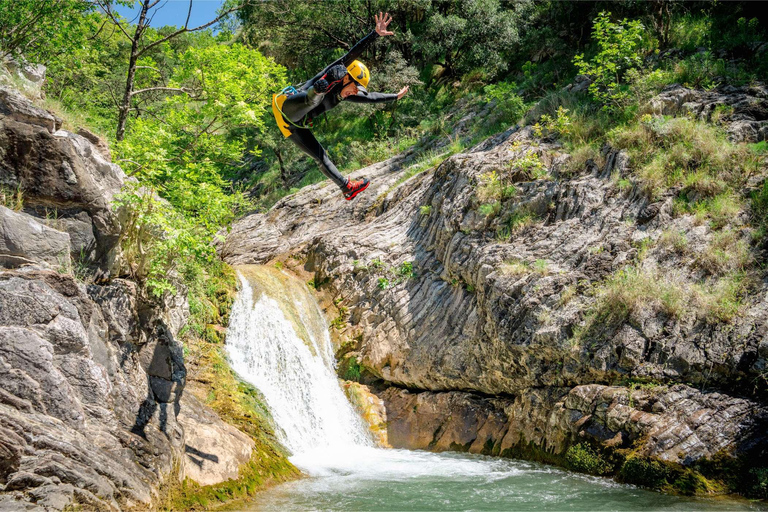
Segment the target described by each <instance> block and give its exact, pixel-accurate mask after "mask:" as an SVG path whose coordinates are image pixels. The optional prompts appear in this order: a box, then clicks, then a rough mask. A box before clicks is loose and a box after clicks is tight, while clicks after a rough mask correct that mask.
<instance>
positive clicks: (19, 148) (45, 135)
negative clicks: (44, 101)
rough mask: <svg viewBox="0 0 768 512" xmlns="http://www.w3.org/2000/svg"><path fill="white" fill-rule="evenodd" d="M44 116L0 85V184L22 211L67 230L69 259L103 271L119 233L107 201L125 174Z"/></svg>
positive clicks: (112, 255)
mask: <svg viewBox="0 0 768 512" xmlns="http://www.w3.org/2000/svg"><path fill="white" fill-rule="evenodd" d="M46 116H47V117H46ZM49 117H50V118H51V119H52V116H51V114H49V113H48V112H47V111H44V110H42V109H40V108H38V107H35V106H34V105H33V104H32V103H31V102H30V101H29V100H27V99H26V98H24V97H22V96H21V95H19V94H18V93H16V92H15V91H13V90H11V89H8V88H0V156H2V158H0V186H3V187H6V188H8V189H11V190H17V189H18V190H20V191H21V193H22V195H23V198H24V200H23V205H24V212H25V213H28V214H31V215H33V216H36V217H38V218H40V219H41V221H44V222H46V223H48V224H49V225H52V227H54V228H56V229H58V230H60V231H65V232H67V233H69V234H70V241H71V244H72V245H71V253H72V255H73V257H74V258H76V259H79V260H84V262H85V263H94V264H98V265H99V266H101V267H102V268H103V269H109V268H110V267H113V266H114V264H115V260H116V258H117V257H118V253H119V248H118V246H117V241H118V237H119V234H120V222H119V218H118V215H117V213H116V212H115V211H114V210H113V207H112V202H113V200H114V198H115V195H116V194H117V193H119V191H120V189H121V187H122V186H123V184H124V183H125V182H126V180H127V178H126V176H125V173H124V172H123V170H122V169H121V168H120V167H119V166H117V165H115V164H112V163H110V162H109V161H108V160H106V159H105V158H104V157H103V156H102V154H101V153H100V152H99V151H97V150H95V148H94V145H93V144H92V143H91V142H90V141H89V140H88V139H86V138H85V137H83V136H81V135H76V134H73V133H70V132H67V131H64V130H58V126H54V125H53V124H52V121H51V119H48V118H49ZM57 130H58V131H57Z"/></svg>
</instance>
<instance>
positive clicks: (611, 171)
mask: <svg viewBox="0 0 768 512" xmlns="http://www.w3.org/2000/svg"><path fill="white" fill-rule="evenodd" d="M736 111H737V110H736ZM530 154H535V155H537V156H538V158H539V159H540V161H541V162H542V163H543V164H544V165H545V166H546V168H547V171H548V176H549V177H548V178H545V179H532V177H531V176H530V175H526V173H525V172H522V171H515V170H514V169H515V162H516V161H518V160H519V159H521V158H524V157H526V155H530ZM569 158H570V157H569V155H567V154H566V153H565V152H564V151H563V149H562V147H561V146H559V145H558V144H557V143H555V142H551V141H548V140H546V139H545V140H539V139H536V138H535V137H534V136H533V134H532V132H531V130H530V128H525V129H522V130H518V129H515V128H513V129H510V130H508V131H507V132H505V133H503V134H500V135H498V136H495V137H493V138H491V139H488V140H486V141H485V142H483V143H481V144H479V145H477V146H475V147H474V148H471V149H470V150H469V151H467V152H465V153H461V154H456V155H454V156H451V157H450V158H447V159H446V160H445V161H443V162H442V163H441V164H440V165H439V166H437V167H436V168H434V169H430V170H427V171H424V172H421V173H420V174H417V175H415V176H413V177H411V178H409V179H407V180H405V179H403V178H402V176H403V173H404V172H405V169H406V168H407V165H408V162H407V161H405V159H404V158H403V157H402V156H401V157H396V158H393V159H390V160H387V161H385V162H381V163H379V164H375V165H372V166H370V167H368V168H365V169H362V170H360V171H359V172H357V173H355V174H354V175H353V176H354V177H358V176H366V177H368V178H369V179H371V185H370V187H369V188H368V190H366V192H365V193H363V194H361V195H360V196H358V198H357V199H356V200H355V201H354V202H351V203H350V202H347V201H344V200H343V198H342V197H341V195H340V194H339V193H338V191H337V190H336V189H335V188H334V187H333V186H332V185H330V184H328V183H321V184H317V185H314V186H312V187H309V188H307V189H304V190H302V191H300V192H299V193H297V194H294V195H292V196H289V197H286V198H284V199H282V200H281V201H279V202H278V203H277V204H276V205H275V206H274V207H273V208H272V209H270V210H269V211H268V212H266V213H259V214H252V215H250V216H248V217H245V218H244V219H242V220H240V221H238V222H237V223H235V225H234V226H233V228H232V230H231V232H230V233H229V234H228V235H227V238H226V240H225V241H224V242H223V243H221V244H220V245H219V247H218V250H219V252H220V254H221V255H222V257H223V258H224V259H225V260H226V261H227V262H229V263H231V264H235V265H237V264H254V263H257V264H258V263H260V264H265V263H269V262H270V261H273V260H279V261H281V262H282V263H283V264H284V265H286V266H287V267H289V268H290V266H291V265H303V269H304V270H307V271H310V272H313V273H314V285H315V286H317V287H319V289H321V290H323V291H324V292H327V293H328V294H329V295H330V296H333V297H336V300H337V301H340V304H342V305H343V306H344V307H345V308H346V310H345V311H344V313H343V314H344V319H345V320H346V321H347V327H346V330H345V331H344V333H343V334H342V338H343V339H342V341H344V336H346V340H348V341H347V343H353V344H354V350H353V351H352V352H351V353H350V356H351V357H354V358H356V360H357V361H358V362H359V364H361V366H362V368H364V369H365V371H367V372H368V373H369V377H370V380H372V381H377V382H378V383H379V384H380V387H383V388H386V387H389V389H388V390H386V391H385V392H384V394H383V395H382V396H383V397H384V398H385V401H386V403H387V404H388V405H387V417H388V419H389V439H390V442H391V443H392V445H393V446H405V447H412V448H432V449H449V448H451V447H454V448H456V447H460V448H461V449H469V450H471V451H478V452H483V453H496V454H500V453H504V452H505V451H506V452H507V453H518V455H519V454H520V452H515V451H514V450H513V449H512V448H513V447H514V446H516V444H517V443H526V444H527V443H529V442H532V443H534V444H535V445H537V446H538V447H539V448H543V449H545V450H549V451H558V452H559V451H562V450H565V449H567V447H568V446H569V445H571V444H573V443H574V442H577V441H578V439H580V438H582V437H583V436H584V435H587V436H591V437H590V439H594V440H596V442H601V443H602V442H607V441H609V440H612V439H613V441H612V444H609V445H606V446H615V447H627V446H629V445H630V444H631V443H632V442H634V441H635V440H638V439H643V440H645V439H649V440H650V441H648V442H647V443H645V444H644V445H643V446H642V447H641V448H640V450H641V452H642V453H643V454H646V455H647V456H650V457H654V458H657V459H660V460H668V459H670V460H674V461H675V462H676V463H680V464H683V465H686V464H693V463H694V462H695V461H698V460H701V459H702V458H706V457H711V456H713V455H714V454H716V453H727V454H731V455H739V454H742V453H745V452H747V451H749V450H752V449H754V448H755V447H762V448H760V449H762V450H764V449H765V445H766V440H767V439H766V436H767V434H766V433H765V432H766V430H765V417H766V416H765V415H766V408H765V407H764V405H762V404H761V403H760V401H759V396H760V391H758V388H756V387H755V383H756V382H760V381H759V378H760V375H761V372H762V371H763V369H764V368H765V365H766V355H765V351H764V350H762V349H761V347H762V346H763V345H764V341H763V340H764V339H765V336H766V332H768V331H766V321H767V320H768V303H767V302H766V294H765V291H766V289H765V285H764V283H761V284H759V285H757V290H755V291H754V292H753V293H752V294H751V295H750V298H749V300H748V301H747V303H746V304H745V307H744V310H743V313H742V314H741V316H740V317H739V318H738V320H737V321H735V322H734V323H732V324H725V323H722V322H719V323H718V322H713V321H710V320H708V319H706V318H703V317H701V316H700V315H697V314H694V313H691V314H686V315H683V316H682V317H680V318H674V317H671V316H670V315H669V314H667V313H665V312H664V311H662V310H660V309H659V308H655V307H646V308H640V309H638V310H635V311H632V312H631V314H629V316H628V318H627V319H626V321H624V322H621V323H619V324H618V325H615V324H611V323H605V324H601V323H600V322H593V323H592V324H591V327H590V329H591V330H590V331H589V333H588V334H589V336H588V337H587V338H585V339H581V338H578V337H577V333H578V331H579V330H580V329H582V330H583V329H584V327H585V322H586V319H587V318H588V315H589V311H590V308H592V307H593V306H594V305H595V301H596V298H595V294H594V293H593V290H595V289H596V287H598V286H600V284H601V283H603V282H605V280H606V279H608V278H610V276H612V275H614V274H615V272H616V271H617V270H619V269H621V268H623V267H624V266H626V265H630V264H631V265H637V266H638V267H639V268H640V269H641V271H643V272H645V271H648V272H651V271H653V272H655V273H656V274H659V275H662V276H668V277H667V278H668V279H677V280H680V282H681V283H683V284H685V286H688V285H689V284H690V283H691V282H693V281H694V280H695V279H696V278H697V277H700V276H701V275H702V274H701V269H700V268H699V267H697V264H696V261H694V260H695V256H694V257H689V258H688V259H686V258H682V257H680V256H679V255H675V254H674V252H673V251H672V250H670V249H669V248H667V247H664V246H663V244H657V242H658V241H659V239H660V237H661V236H662V233H663V232H665V231H666V230H680V231H685V232H686V233H687V235H688V237H689V238H688V240H689V243H690V246H691V247H692V251H691V252H692V253H693V254H696V253H697V251H701V249H703V248H704V247H705V246H706V244H707V243H708V241H709V240H711V238H712V233H711V231H710V229H709V227H707V226H703V225H699V224H697V223H696V222H694V219H693V218H692V216H690V215H674V213H673V209H672V198H671V196H670V197H665V198H662V199H661V200H658V201H656V202H654V203H650V202H649V201H648V199H647V197H646V196H645V195H644V194H642V193H641V191H640V190H638V189H636V188H633V189H630V190H627V189H622V188H620V187H618V186H617V185H616V183H617V178H621V177H624V176H627V175H628V174H629V172H630V171H631V170H630V169H629V158H628V157H627V155H626V154H625V153H624V152H622V151H618V150H615V149H613V148H611V147H609V146H605V147H604V148H603V150H602V154H601V161H600V162H599V163H597V162H595V161H592V160H589V161H587V163H586V164H585V167H584V169H583V170H582V171H581V172H577V173H575V174H566V173H565V171H564V170H563V169H564V166H565V164H567V162H568V160H569ZM493 172H496V173H498V174H500V175H503V176H504V177H505V179H507V180H508V181H509V182H511V183H513V184H514V186H515V194H514V197H513V198H512V199H509V200H503V201H501V204H500V206H499V210H500V211H499V212H498V213H497V214H496V215H485V214H483V213H481V212H480V209H479V204H480V201H479V199H478V187H480V186H482V184H483V182H484V181H487V180H488V176H489V174H490V173H493ZM522 213H525V214H526V215H528V216H529V217H530V218H531V219H533V221H532V222H527V223H521V224H522V225H521V226H516V227H515V228H514V229H508V227H507V226H506V225H505V223H504V221H503V219H510V218H513V217H514V216H515V215H518V214H520V215H521V214H522ZM505 229H506V230H505ZM645 247H651V249H650V250H648V249H644V248H645ZM641 251H643V254H642V258H641V257H640V256H641V255H640V252H641ZM409 265H411V266H412V268H413V271H411V270H410V268H409ZM681 286H682V285H681ZM349 340H353V341H349ZM631 379H645V380H648V381H653V382H657V383H658V384H659V385H660V387H659V389H658V390H657V391H658V396H657V397H655V398H654V399H653V401H652V403H651V401H650V400H651V399H650V398H648V400H649V402H648V403H651V405H650V406H648V407H645V406H643V407H644V408H643V407H640V406H639V401H640V400H641V398H640V397H638V398H637V400H634V399H633V403H631V404H630V403H629V402H628V401H627V399H626V397H627V396H630V395H631V394H632V393H635V392H636V390H632V389H630V388H627V387H621V386H616V385H615V384H617V383H621V382H626V381H628V380H631ZM682 383H687V384H688V385H689V386H681V384H682ZM690 385H693V387H690ZM596 390H599V392H598V391H596ZM643 400H645V398H643ZM414 405H418V407H414ZM638 407H640V408H638ZM606 411H610V413H606ZM438 427H439V428H438ZM438 430H439V432H438ZM582 432H584V434H582ZM580 436H582V437H580ZM617 436H618V438H617ZM638 453H640V452H638ZM680 453H682V456H680V455H679V454H680Z"/></svg>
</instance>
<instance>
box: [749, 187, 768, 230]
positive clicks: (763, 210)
mask: <svg viewBox="0 0 768 512" xmlns="http://www.w3.org/2000/svg"><path fill="white" fill-rule="evenodd" d="M750 199H751V201H750V208H751V210H752V217H753V218H754V219H755V222H756V224H757V226H758V230H757V232H756V233H755V238H757V239H758V240H761V241H765V239H766V238H768V180H765V181H763V184H762V186H761V187H759V188H758V189H757V190H754V191H752V194H751V198H750Z"/></svg>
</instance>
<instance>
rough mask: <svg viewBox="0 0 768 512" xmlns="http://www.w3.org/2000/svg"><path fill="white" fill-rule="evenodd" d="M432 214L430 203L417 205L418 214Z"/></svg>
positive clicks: (427, 215) (426, 215)
mask: <svg viewBox="0 0 768 512" xmlns="http://www.w3.org/2000/svg"><path fill="white" fill-rule="evenodd" d="M431 214H432V205H428V204H425V205H422V206H419V215H422V216H424V217H429V216H430V215H431Z"/></svg>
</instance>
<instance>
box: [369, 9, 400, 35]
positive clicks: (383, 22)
mask: <svg viewBox="0 0 768 512" xmlns="http://www.w3.org/2000/svg"><path fill="white" fill-rule="evenodd" d="M373 19H374V20H376V33H377V34H379V35H380V36H382V37H383V36H392V35H395V33H394V32H392V31H391V30H387V26H389V24H390V23H392V16H390V15H389V13H388V12H387V13H384V14H382V13H381V11H379V14H376V15H374V16H373Z"/></svg>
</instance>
